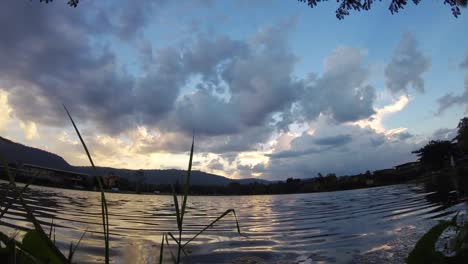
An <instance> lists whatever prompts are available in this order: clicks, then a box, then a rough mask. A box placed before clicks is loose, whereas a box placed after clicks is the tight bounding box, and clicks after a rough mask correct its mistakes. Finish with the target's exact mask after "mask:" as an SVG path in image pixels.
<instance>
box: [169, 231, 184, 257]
mask: <svg viewBox="0 0 468 264" xmlns="http://www.w3.org/2000/svg"><path fill="white" fill-rule="evenodd" d="M167 234H168V235H169V236H170V237H171V238H172V239H173V240H174V241H175V242H176V244H177V246H178V247H179V248H181V249H182V252H183V253H184V255H185V256H187V252H185V250H184V248H183V246H182V245H181V244H180V242H179V241H177V239H176V238H175V237H174V235H172V233H171V232H168V233H167Z"/></svg>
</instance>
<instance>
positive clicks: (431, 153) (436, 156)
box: [412, 140, 453, 170]
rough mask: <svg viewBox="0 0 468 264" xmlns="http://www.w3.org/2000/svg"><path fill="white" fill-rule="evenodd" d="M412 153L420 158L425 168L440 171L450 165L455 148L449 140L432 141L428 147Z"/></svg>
mask: <svg viewBox="0 0 468 264" xmlns="http://www.w3.org/2000/svg"><path fill="white" fill-rule="evenodd" d="M412 153H414V154H416V155H417V156H418V157H419V161H420V162H421V163H422V165H423V166H424V167H426V168H428V169H430V170H440V169H443V168H444V167H445V166H447V165H448V164H450V156H451V155H452V153H453V146H452V143H451V142H450V141H448V140H431V141H430V142H429V143H427V145H425V146H424V147H422V148H420V149H418V150H415V151H413V152H412Z"/></svg>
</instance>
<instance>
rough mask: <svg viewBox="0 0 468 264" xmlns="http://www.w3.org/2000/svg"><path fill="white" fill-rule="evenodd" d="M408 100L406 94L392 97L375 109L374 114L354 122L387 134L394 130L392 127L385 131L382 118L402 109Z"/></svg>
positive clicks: (400, 129)
mask: <svg viewBox="0 0 468 264" xmlns="http://www.w3.org/2000/svg"><path fill="white" fill-rule="evenodd" d="M409 102H410V99H409V98H408V96H405V95H402V96H400V97H399V98H398V99H393V102H392V103H391V104H389V105H385V106H383V107H381V108H377V109H375V114H373V115H372V116H370V117H369V118H366V119H362V120H359V121H357V122H354V124H356V125H358V126H360V127H362V128H366V127H368V128H372V129H373V130H375V131H376V132H378V133H384V134H387V135H389V134H390V133H391V132H395V129H393V131H387V130H386V129H385V128H384V126H383V120H384V119H385V118H386V117H388V116H390V115H394V114H396V113H398V112H400V111H402V110H403V109H404V108H405V107H406V106H407V105H408V104H409ZM396 130H397V131H402V130H404V128H396Z"/></svg>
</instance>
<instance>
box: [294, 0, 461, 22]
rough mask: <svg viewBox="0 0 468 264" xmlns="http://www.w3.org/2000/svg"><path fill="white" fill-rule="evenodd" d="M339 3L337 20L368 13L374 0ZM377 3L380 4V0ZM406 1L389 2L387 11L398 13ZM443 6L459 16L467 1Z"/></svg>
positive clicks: (312, 1) (311, 1)
mask: <svg viewBox="0 0 468 264" xmlns="http://www.w3.org/2000/svg"><path fill="white" fill-rule="evenodd" d="M298 1H299V2H304V3H307V5H308V6H310V7H316V6H317V5H318V4H319V3H320V2H327V1H328V0H298ZM336 2H338V3H340V4H339V6H338V9H336V11H335V15H336V17H337V18H338V19H340V20H341V19H343V18H344V17H345V16H347V15H349V11H351V10H354V11H358V12H359V11H363V10H364V11H369V10H370V9H371V8H372V5H373V4H374V2H376V1H375V0H336ZM379 2H382V0H380V1H379ZM408 2H409V1H408V0H391V1H390V5H389V6H388V9H389V10H390V12H391V13H392V14H394V13H398V11H400V10H402V9H404V8H405V6H406V5H407V4H408ZM412 2H413V3H414V4H415V5H417V4H419V3H420V2H421V0H412ZM443 3H444V5H448V6H449V7H450V9H451V11H452V14H453V15H454V16H455V17H458V16H459V15H461V11H460V7H466V5H467V0H444V2H443Z"/></svg>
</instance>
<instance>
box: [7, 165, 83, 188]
mask: <svg viewBox="0 0 468 264" xmlns="http://www.w3.org/2000/svg"><path fill="white" fill-rule="evenodd" d="M8 168H9V170H10V172H11V173H13V174H14V175H15V177H16V178H17V179H18V180H26V181H27V180H31V179H33V180H34V181H35V182H43V183H53V184H59V185H69V186H83V185H85V183H86V181H87V180H88V177H89V175H87V174H84V173H79V172H75V171H66V170H60V169H54V168H48V167H43V166H37V165H34V164H19V163H18V164H16V163H10V164H8ZM2 169H3V167H2Z"/></svg>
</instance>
